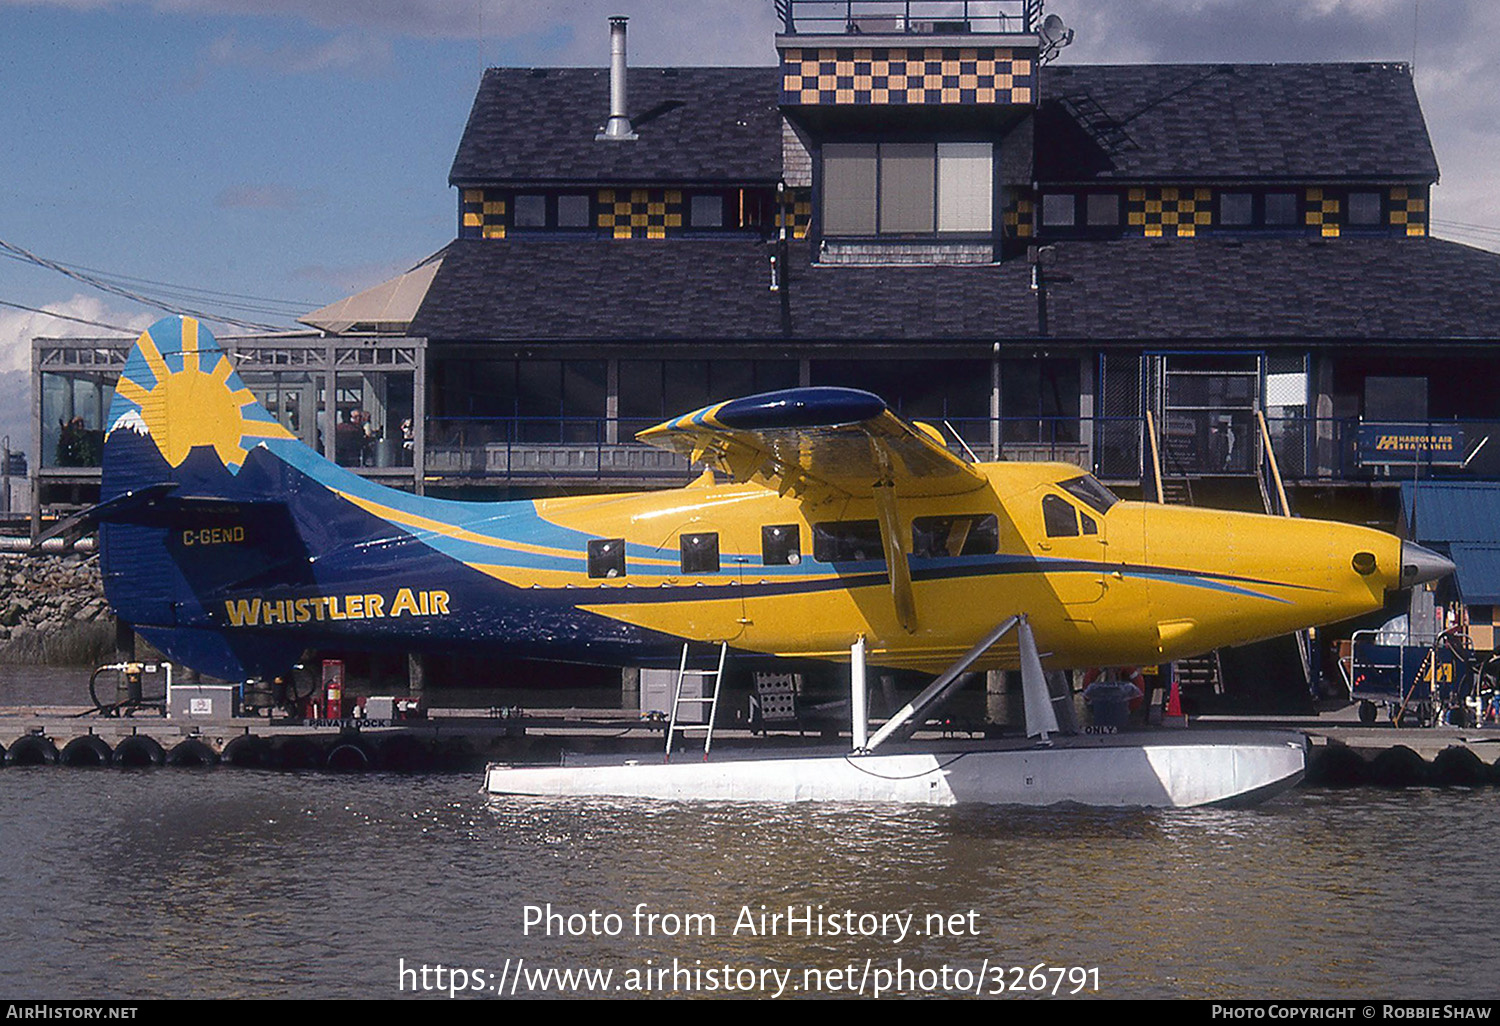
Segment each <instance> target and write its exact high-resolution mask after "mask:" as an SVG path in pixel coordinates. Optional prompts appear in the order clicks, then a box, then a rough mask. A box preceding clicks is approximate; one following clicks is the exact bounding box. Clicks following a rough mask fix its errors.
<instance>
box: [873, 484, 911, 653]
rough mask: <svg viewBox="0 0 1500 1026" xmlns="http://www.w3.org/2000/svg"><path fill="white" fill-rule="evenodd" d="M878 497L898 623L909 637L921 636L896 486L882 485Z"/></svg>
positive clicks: (876, 504) (876, 501) (877, 504)
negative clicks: (918, 634)
mask: <svg viewBox="0 0 1500 1026" xmlns="http://www.w3.org/2000/svg"><path fill="white" fill-rule="evenodd" d="M872 491H873V492H874V493H875V509H876V511H877V512H878V513H879V514H880V541H881V544H882V545H883V546H884V547H885V565H886V567H887V568H889V572H890V576H891V598H892V599H894V600H895V602H896V619H897V620H900V621H901V626H902V627H905V628H906V633H908V634H915V633H916V632H917V600H916V597H915V596H914V595H913V594H912V590H911V564H910V563H909V562H907V559H906V546H904V545H902V544H901V540H902V539H901V528H900V520H899V519H897V517H896V486H895V485H894V484H892V483H891V482H889V481H882V482H878V483H877V484H876V485H875V487H874V488H873V489H872Z"/></svg>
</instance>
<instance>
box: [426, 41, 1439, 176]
mask: <svg viewBox="0 0 1500 1026" xmlns="http://www.w3.org/2000/svg"><path fill="white" fill-rule="evenodd" d="M628 76H629V77H628V79H627V81H628V84H629V107H630V113H631V116H632V118H633V119H634V120H635V122H636V125H637V131H638V133H639V135H640V138H639V139H637V140H635V141H634V142H623V143H621V142H597V141H596V140H595V139H594V135H595V133H597V132H598V131H599V129H600V128H601V127H602V126H603V124H604V122H605V120H606V118H607V116H608V113H609V72H608V71H607V70H606V69H604V68H545V69H526V68H491V69H489V70H488V71H486V72H485V74H484V78H483V80H482V81H481V83H480V86H479V92H478V94H477V95H476V96H475V98H474V106H473V109H472V110H471V111H470V113H469V122H468V125H467V126H466V127H465V129H464V134H463V138H462V140H461V141H460V143H459V147H458V154H457V156H456V157H455V158H454V161H453V168H452V171H451V172H450V174H449V181H450V182H451V183H452V184H454V185H478V184H488V183H499V182H517V183H520V182H535V183H542V182H572V183H613V184H622V185H623V184H636V183H639V184H647V183H652V182H680V183H689V182H725V183H739V182H774V181H776V180H777V179H778V178H779V177H780V175H781V119H780V114H779V112H778V109H777V106H776V101H777V85H778V81H779V73H778V71H777V69H776V68H771V67H764V68H680V69H661V68H631V69H630V71H629V72H628ZM1041 95H1042V103H1041V106H1040V108H1039V109H1038V113H1037V121H1036V132H1037V174H1038V178H1039V180H1040V181H1042V182H1043V183H1063V182H1069V183H1072V182H1102V181H1118V182H1125V181H1129V182H1173V181H1176V182H1196V183H1210V182H1216V181H1289V182H1308V181H1319V182H1330V183H1331V182H1336V181H1344V180H1347V181H1381V182H1390V181H1403V182H1414V183H1427V182H1431V181H1434V180H1435V179H1436V178H1437V174H1438V168H1437V159H1436V157H1435V156H1434V155H1433V151H1432V143H1431V141H1430V140H1429V139H1428V136H1427V127H1426V123H1425V121H1424V120H1423V117H1422V110H1421V107H1420V105H1419V104H1418V102H1417V95H1416V90H1415V87H1414V86H1413V83H1412V78H1411V72H1410V69H1409V68H1408V67H1407V66H1406V65H1404V64H1129V65H1061V66H1059V65H1049V66H1048V67H1046V68H1044V69H1043V71H1042V81H1041Z"/></svg>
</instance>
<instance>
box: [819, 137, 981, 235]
mask: <svg viewBox="0 0 1500 1026" xmlns="http://www.w3.org/2000/svg"><path fill="white" fill-rule="evenodd" d="M993 159H994V147H993V146H992V145H991V144H990V143H931V142H917V143H906V142H902V143H827V144H825V145H824V146H823V183H822V184H823V205H822V214H823V234H824V235H826V236H833V237H849V236H872V235H887V236H897V235H904V236H913V235H919V236H929V235H934V234H988V233H989V232H990V231H991V228H992V226H993V223H994V218H993V195H994V185H993V178H994V175H993Z"/></svg>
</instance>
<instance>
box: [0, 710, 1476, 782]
mask: <svg viewBox="0 0 1500 1026" xmlns="http://www.w3.org/2000/svg"><path fill="white" fill-rule="evenodd" d="M1251 726H1253V727H1257V728H1275V729H1286V730H1297V731H1301V732H1303V733H1305V734H1307V735H1308V737H1309V738H1310V739H1311V742H1312V746H1311V755H1310V759H1309V766H1308V777H1307V779H1308V783H1310V784H1313V785H1321V786H1385V787H1406V786H1469V787H1473V786H1489V785H1496V784H1500V729H1495V728H1471V729H1467V730H1464V729H1459V728H1455V727H1426V728H1397V727H1391V726H1364V725H1360V724H1357V723H1349V722H1346V721H1343V720H1340V719H1337V718H1328V717H1250V718H1247V717H1203V718H1202V719H1200V720H1197V721H1194V723H1193V724H1191V725H1190V726H1188V727H1187V728H1185V729H1187V730H1189V731H1203V732H1205V733H1211V732H1212V731H1213V730H1214V729H1219V728H1240V729H1243V728H1245V727H1251ZM664 727H665V724H664V723H662V722H661V721H660V720H657V719H650V718H647V719H642V718H641V717H639V716H638V715H636V714H634V713H631V712H625V711H621V710H617V709H615V710H611V709H576V708H575V709H527V710H523V709H495V710H489V711H487V712H486V711H482V710H467V709H432V710H428V711H427V713H426V715H425V716H424V717H422V718H418V719H405V720H362V719H346V720H314V721H307V722H305V721H302V720H295V719H287V718H284V717H280V716H277V717H266V716H238V717H233V718H222V719H197V718H189V719H170V718H167V717H165V716H163V715H162V714H161V713H159V712H157V711H154V710H140V711H137V712H136V714H135V715H133V716H131V715H122V716H101V715H98V714H97V712H95V711H94V710H92V709H90V708H85V707H28V708H12V709H0V749H3V753H4V762H5V764H6V765H8V766H15V765H39V764H46V765H60V766H73V767H107V766H118V767H126V768H129V767H147V766H181V767H208V766H214V765H219V764H221V763H222V764H225V765H231V766H242V767H254V768H261V769H291V770H322V769H327V770H343V771H362V770H387V771H396V772H442V771H454V772H472V771H477V770H480V769H482V768H483V767H484V766H485V765H486V764H487V763H489V762H492V761H510V762H518V763H519V762H536V763H546V762H553V761H555V760H557V759H558V758H559V757H560V754H561V753H562V752H563V751H564V750H568V751H571V752H584V753H599V754H604V753H611V754H617V753H630V754H637V753H638V754H641V755H651V754H653V753H659V752H660V751H661V749H662V745H663V730H664ZM976 729H977V728H976ZM1153 729H1161V730H1176V729H1184V728H1170V727H1163V728H1153ZM957 733H958V736H963V731H959V732H957ZM953 734H954V732H953V731H949V732H947V735H948V736H953ZM918 736H926V737H938V736H943V735H940V734H939V733H937V732H919V735H918ZM819 740H820V739H819V738H817V737H812V736H810V737H806V738H802V737H799V736H798V735H797V734H795V733H776V734H772V735H771V736H770V737H769V738H766V737H756V736H753V735H752V734H751V732H750V731H749V730H747V729H745V728H743V727H729V728H723V727H721V728H716V730H715V751H719V750H721V746H722V747H727V748H730V749H733V748H739V747H744V746H747V745H756V746H761V747H764V746H767V745H770V746H777V747H785V748H793V747H797V746H799V745H802V744H815V743H817V742H818V741H819ZM824 743H825V744H826V740H825V741H824Z"/></svg>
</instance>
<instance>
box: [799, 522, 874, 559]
mask: <svg viewBox="0 0 1500 1026" xmlns="http://www.w3.org/2000/svg"><path fill="white" fill-rule="evenodd" d="M813 558H814V559H816V560H817V561H818V562H820V563H846V562H851V561H852V562H858V561H861V560H866V559H884V558H885V549H884V548H883V547H882V546H881V544H880V524H879V522H878V521H875V520H835V521H832V522H829V523H826V524H813Z"/></svg>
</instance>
